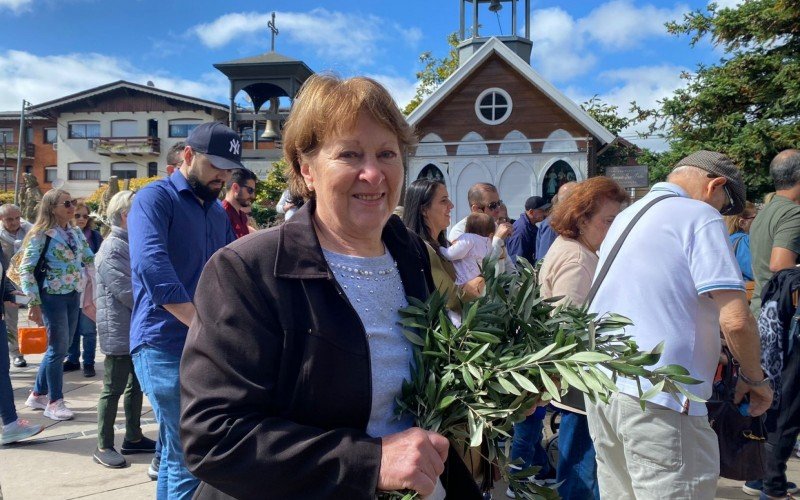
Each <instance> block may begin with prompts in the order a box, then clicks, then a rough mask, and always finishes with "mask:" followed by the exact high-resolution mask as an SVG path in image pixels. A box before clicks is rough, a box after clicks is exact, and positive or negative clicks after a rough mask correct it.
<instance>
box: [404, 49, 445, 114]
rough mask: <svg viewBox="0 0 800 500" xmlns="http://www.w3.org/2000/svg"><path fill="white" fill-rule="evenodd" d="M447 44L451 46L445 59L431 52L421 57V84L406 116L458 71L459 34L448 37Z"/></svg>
mask: <svg viewBox="0 0 800 500" xmlns="http://www.w3.org/2000/svg"><path fill="white" fill-rule="evenodd" d="M447 44H448V45H449V46H450V52H449V53H448V54H447V55H446V56H445V57H442V58H440V59H437V58H436V57H434V56H433V54H432V53H431V52H423V53H422V55H421V56H419V60H420V62H421V63H422V64H423V69H422V71H419V72H417V79H418V80H419V83H418V84H417V91H416V93H415V94H414V98H413V99H411V102H409V103H408V104H407V105H406V107H405V108H403V113H405V115H406V116H408V115H409V114H411V112H412V111H414V110H415V109H417V107H418V106H419V105H420V104H422V101H424V100H425V98H426V97H428V96H429V95H431V94H433V92H434V91H435V90H436V89H437V88H439V85H441V84H442V82H444V81H445V80H447V77H449V76H450V75H452V74H453V72H454V71H455V70H457V69H458V34H457V33H451V34H450V35H448V37H447Z"/></svg>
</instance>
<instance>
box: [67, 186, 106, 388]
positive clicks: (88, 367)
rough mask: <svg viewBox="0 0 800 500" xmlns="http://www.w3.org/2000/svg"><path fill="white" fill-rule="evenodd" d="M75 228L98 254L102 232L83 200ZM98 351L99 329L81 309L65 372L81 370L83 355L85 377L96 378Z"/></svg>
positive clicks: (79, 205)
mask: <svg viewBox="0 0 800 500" xmlns="http://www.w3.org/2000/svg"><path fill="white" fill-rule="evenodd" d="M75 227H77V228H78V229H80V230H81V231H83V236H84V238H86V241H87V242H88V243H89V248H91V249H92V252H93V253H97V250H98V249H100V245H101V244H102V243H103V237H102V236H101V235H100V231H98V230H97V229H95V228H94V220H93V219H92V216H91V215H89V207H88V205H86V203H84V202H83V201H82V200H78V203H77V204H76V205H75ZM81 343H83V353H81ZM96 351H97V327H96V326H95V323H94V320H93V319H92V318H90V317H88V316H86V315H85V314H83V309H81V314H80V316H78V329H77V330H76V331H75V334H74V335H73V336H72V344H71V345H70V346H69V349H67V359H66V360H65V361H64V371H65V372H71V371H75V370H80V368H81V363H80V356H81V354H83V376H84V377H94V376H95V370H94V355H95V352H96Z"/></svg>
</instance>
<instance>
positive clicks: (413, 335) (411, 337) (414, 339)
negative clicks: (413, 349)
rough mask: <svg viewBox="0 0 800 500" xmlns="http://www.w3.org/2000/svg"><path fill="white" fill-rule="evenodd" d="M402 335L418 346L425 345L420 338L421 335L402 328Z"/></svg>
mask: <svg viewBox="0 0 800 500" xmlns="http://www.w3.org/2000/svg"><path fill="white" fill-rule="evenodd" d="M403 335H405V336H406V338H407V339H408V341H409V342H411V343H412V344H414V345H418V346H420V347H425V341H424V340H423V339H422V337H420V336H419V335H417V334H416V333H414V332H411V331H409V330H406V329H403Z"/></svg>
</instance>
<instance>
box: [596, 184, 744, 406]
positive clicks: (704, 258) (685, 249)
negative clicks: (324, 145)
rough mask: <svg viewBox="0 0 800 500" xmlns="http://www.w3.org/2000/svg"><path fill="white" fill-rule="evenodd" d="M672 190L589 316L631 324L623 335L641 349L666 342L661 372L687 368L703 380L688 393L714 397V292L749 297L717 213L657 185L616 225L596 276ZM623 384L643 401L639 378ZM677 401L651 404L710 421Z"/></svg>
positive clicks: (661, 397)
mask: <svg viewBox="0 0 800 500" xmlns="http://www.w3.org/2000/svg"><path fill="white" fill-rule="evenodd" d="M670 192H672V193H675V194H678V195H679V197H673V198H668V199H666V200H662V201H660V202H658V203H657V204H656V205H654V206H653V207H652V208H650V210H648V211H647V212H646V213H645V214H644V215H643V216H642V218H641V219H639V221H638V222H637V223H636V225H635V226H634V228H633V230H632V231H631V232H630V234H629V235H628V237H627V239H626V240H625V242H624V243H623V245H622V248H621V249H620V251H619V254H618V255H617V257H616V258H615V260H614V262H613V263H612V264H611V268H610V269H609V272H608V275H606V278H605V279H604V280H603V283H602V284H601V285H600V288H599V290H598V292H597V295H596V297H595V299H594V301H593V302H592V305H591V307H590V311H591V312H595V313H599V314H604V313H607V312H614V313H617V314H621V315H623V316H626V317H628V318H630V319H631V320H632V321H633V323H634V324H633V326H630V327H628V328H626V329H625V331H626V333H629V334H630V335H632V336H633V338H634V339H635V340H636V342H637V344H638V345H639V348H640V349H641V350H643V351H644V350H650V349H652V348H653V347H655V346H656V345H657V344H658V343H659V342H662V341H663V342H664V353H663V354H662V355H661V360H660V361H659V363H658V365H656V366H661V365H668V364H678V365H681V366H683V367H685V368H686V369H688V370H689V372H690V373H691V376H692V377H694V378H696V379H699V380H702V381H703V383H702V384H699V385H690V386H686V388H687V389H688V390H689V391H691V392H692V393H694V394H696V395H697V396H699V397H701V398H703V399H708V398H709V397H711V384H712V382H713V377H714V372H715V370H716V367H717V362H718V360H719V353H720V341H719V309H718V308H717V306H716V304H715V303H714V301H713V300H712V299H711V298H709V297H708V293H709V292H712V291H714V290H742V291H744V282H743V281H742V275H741V273H740V272H739V267H738V264H737V263H736V258H735V257H734V255H733V249H732V248H731V245H730V242H729V240H728V236H727V232H726V230H725V224H724V223H723V220H722V216H721V215H720V214H719V212H718V211H717V210H715V209H714V207H712V206H710V205H708V204H707V203H704V202H701V201H697V200H693V199H691V198H689V197H688V195H687V194H686V192H685V191H684V190H683V189H681V188H680V187H679V186H677V185H675V184H671V183H667V182H661V183H658V184H656V185H655V186H653V188H652V189H651V190H650V192H649V193H648V194H647V196H645V197H644V198H642V199H641V200H639V201H637V202H636V203H634V204H633V205H631V206H630V207H629V208H627V209H626V210H624V211H623V212H621V213H620V214H619V215H618V216H617V218H616V219H615V220H614V223H613V224H612V225H611V228H610V229H609V231H608V235H607V236H606V239H605V240H604V241H603V244H602V246H601V247H600V263H599V264H598V266H597V271H598V272H599V271H600V269H601V268H602V267H603V264H604V262H605V261H606V259H607V258H608V254H609V252H610V251H611V249H612V248H613V246H614V243H615V242H616V241H617V239H618V238H619V236H620V234H621V233H622V232H623V231H624V230H625V228H626V227H627V226H628V223H629V222H630V221H631V219H632V218H633V217H634V216H635V215H636V214H637V213H638V212H639V211H640V210H641V209H642V208H643V207H644V205H645V204H647V203H648V202H649V201H650V200H652V199H653V198H656V197H659V196H663V195H665V194H667V193H670ZM596 278H597V275H596V274H595V279H596ZM652 368H653V367H651V369H652ZM641 384H642V390H643V391H646V390H647V389H649V388H650V387H651V384H650V383H649V382H648V381H647V380H642V381H641ZM617 386H618V387H619V388H620V390H621V391H622V392H623V393H625V394H630V395H632V396H635V397H638V395H639V392H638V390H637V387H636V381H635V380H632V379H626V378H622V377H619V378H618V379H617ZM678 397H679V400H680V402H677V401H675V399H674V398H673V397H672V396H670V395H668V394H666V393H661V394H658V395H656V396H655V397H654V398H652V399H651V401H652V402H653V403H656V404H658V405H662V406H665V407H667V408H671V409H673V410H676V411H682V412H684V413H686V412H687V407H688V414H689V415H706V413H707V412H706V406H705V404H703V403H695V402H691V401H689V400H687V399H686V398H684V397H683V396H682V395H678Z"/></svg>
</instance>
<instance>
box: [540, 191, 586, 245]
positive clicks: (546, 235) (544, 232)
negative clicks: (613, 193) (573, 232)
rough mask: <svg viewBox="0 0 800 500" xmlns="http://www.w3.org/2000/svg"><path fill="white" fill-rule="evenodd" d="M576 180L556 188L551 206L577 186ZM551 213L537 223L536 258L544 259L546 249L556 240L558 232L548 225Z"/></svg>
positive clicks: (560, 200) (564, 198)
mask: <svg viewBox="0 0 800 500" xmlns="http://www.w3.org/2000/svg"><path fill="white" fill-rule="evenodd" d="M577 185H578V183H577V182H565V183H564V184H562V185H561V187H560V188H558V193H557V194H556V195H555V196H554V197H553V206H555V205H557V204H558V203H560V202H562V201H564V200H566V199H567V197H568V196H569V195H570V193H571V192H572V188H574V187H575V186H577ZM551 217H553V214H552V213H551V214H550V215H548V216H547V218H546V219H545V220H543V221H542V223H541V224H539V231H538V232H537V233H536V260H542V259H544V256H545V255H547V251H548V250H550V245H552V244H553V242H554V241H556V238H558V234H557V233H556V232H555V230H553V228H552V227H551V226H550V218H551Z"/></svg>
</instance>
